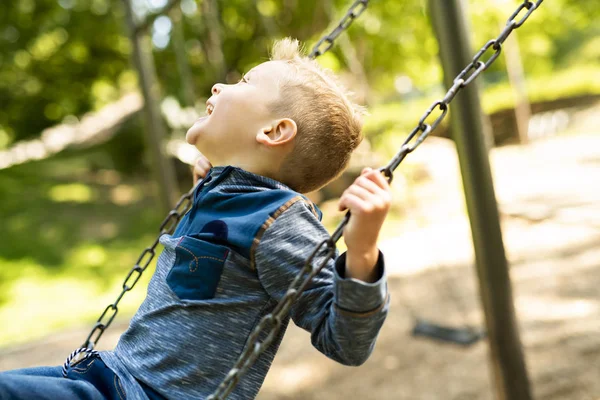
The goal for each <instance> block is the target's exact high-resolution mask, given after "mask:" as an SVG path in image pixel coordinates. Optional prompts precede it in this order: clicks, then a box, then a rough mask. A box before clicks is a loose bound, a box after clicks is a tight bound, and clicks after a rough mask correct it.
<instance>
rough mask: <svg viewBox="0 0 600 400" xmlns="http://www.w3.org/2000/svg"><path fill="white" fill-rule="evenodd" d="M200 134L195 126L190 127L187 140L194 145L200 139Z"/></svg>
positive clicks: (186, 135) (186, 136)
mask: <svg viewBox="0 0 600 400" xmlns="http://www.w3.org/2000/svg"><path fill="white" fill-rule="evenodd" d="M198 134H199V132H198V131H196V130H194V129H193V127H192V128H190V129H189V130H188V131H187V133H186V134H185V141H186V142H188V143H189V144H191V145H192V146H195V145H196V142H197V141H198Z"/></svg>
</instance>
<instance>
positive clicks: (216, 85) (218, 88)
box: [211, 83, 223, 94]
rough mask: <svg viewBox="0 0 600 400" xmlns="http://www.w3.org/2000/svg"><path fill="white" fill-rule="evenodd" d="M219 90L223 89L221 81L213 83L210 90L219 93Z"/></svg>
mask: <svg viewBox="0 0 600 400" xmlns="http://www.w3.org/2000/svg"><path fill="white" fill-rule="evenodd" d="M221 90H223V85H222V84H221V83H217V84H215V85H213V87H212V89H211V92H212V94H219V93H221Z"/></svg>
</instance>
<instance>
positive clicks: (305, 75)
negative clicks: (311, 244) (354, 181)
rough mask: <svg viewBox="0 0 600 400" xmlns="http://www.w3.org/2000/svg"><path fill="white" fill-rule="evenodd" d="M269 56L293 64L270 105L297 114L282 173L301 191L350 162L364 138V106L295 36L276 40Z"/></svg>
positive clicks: (325, 180) (280, 112)
mask: <svg viewBox="0 0 600 400" xmlns="http://www.w3.org/2000/svg"><path fill="white" fill-rule="evenodd" d="M271 60H273V61H284V62H286V63H287V64H289V65H290V66H292V67H293V70H292V71H291V73H290V74H288V75H287V76H286V78H284V79H283V80H282V81H281V82H279V85H280V96H279V99H278V101H277V102H275V103H274V104H272V105H271V111H272V112H273V113H274V115H276V117H278V118H291V119H293V120H294V121H295V122H296V125H297V128H298V131H297V134H296V138H295V140H294V148H293V149H292V151H291V152H290V154H288V155H287V156H286V158H285V159H284V161H283V165H282V167H281V171H280V173H281V176H280V179H281V180H282V182H283V183H285V184H286V185H287V186H289V187H290V188H292V189H293V190H295V191H297V192H300V193H307V192H310V191H313V190H317V189H319V188H321V187H322V186H324V185H325V184H327V183H328V182H330V181H331V180H333V179H335V178H336V177H338V176H339V175H340V174H341V173H342V172H343V171H344V169H346V167H347V166H348V162H349V161H350V155H351V153H352V151H354V149H356V147H357V146H358V145H359V144H360V142H361V141H362V139H363V138H362V134H361V129H362V115H363V114H364V112H363V109H362V108H361V107H359V106H358V105H356V104H354V103H352V102H351V101H350V100H349V99H348V96H349V93H348V92H347V91H346V90H345V89H344V88H343V87H342V86H341V85H340V84H339V83H338V82H337V80H336V79H335V77H334V76H333V74H331V73H330V72H329V71H326V70H324V69H323V68H321V67H320V66H319V65H318V64H317V63H316V61H314V60H311V59H309V58H308V57H306V56H304V55H302V54H301V49H300V47H299V44H298V41H297V40H292V39H290V38H285V39H283V40H280V41H277V42H275V44H274V46H273V53H272V56H271Z"/></svg>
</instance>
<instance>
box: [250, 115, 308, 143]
mask: <svg viewBox="0 0 600 400" xmlns="http://www.w3.org/2000/svg"><path fill="white" fill-rule="evenodd" d="M297 131H298V127H297V126H296V122H295V121H294V120H293V119H290V118H282V119H278V120H276V121H274V122H273V125H272V126H269V127H266V128H263V129H262V130H261V132H259V133H258V135H256V141H257V142H258V143H261V144H264V145H267V146H277V145H282V144H286V143H289V142H290V141H292V140H293V139H294V137H295V136H296V132H297Z"/></svg>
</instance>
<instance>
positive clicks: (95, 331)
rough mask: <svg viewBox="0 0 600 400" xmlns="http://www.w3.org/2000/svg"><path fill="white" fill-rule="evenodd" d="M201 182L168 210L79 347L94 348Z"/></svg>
mask: <svg viewBox="0 0 600 400" xmlns="http://www.w3.org/2000/svg"><path fill="white" fill-rule="evenodd" d="M202 183H204V180H203V181H201V182H200V183H198V185H196V186H194V187H193V188H192V189H191V190H190V191H189V192H187V193H186V194H184V195H183V196H181V198H180V199H179V201H178V202H177V205H176V206H175V207H174V208H173V210H171V212H169V214H168V215H167V217H166V218H165V219H164V221H163V222H162V223H161V224H160V228H159V231H160V233H159V234H158V236H157V237H156V239H155V240H154V242H153V243H152V245H151V246H150V247H146V248H145V249H144V251H142V253H141V254H140V256H139V257H138V259H137V261H136V262H135V265H134V266H133V268H131V270H129V273H128V274H127V277H126V278H125V280H124V281H123V289H122V290H121V293H120V294H119V296H118V297H117V299H116V300H115V301H114V303H112V304H109V305H108V306H107V307H106V308H105V309H104V311H103V312H102V314H101V315H100V317H99V318H98V320H97V321H96V323H95V324H94V327H93V328H92V331H91V332H90V334H89V335H88V337H87V339H85V342H84V343H83V345H82V346H81V348H86V349H89V350H90V351H91V350H93V349H94V347H95V346H96V343H98V340H100V337H102V334H103V333H104V331H105V330H106V329H107V328H108V327H109V326H110V324H111V323H112V322H113V320H114V319H115V317H116V316H117V313H118V312H119V307H118V305H119V302H120V301H121V299H122V298H123V296H124V295H125V293H127V292H129V291H130V290H131V289H133V288H134V286H135V285H136V284H137V283H138V281H139V280H140V278H141V277H142V274H143V273H144V271H145V270H146V268H148V265H150V263H151V262H152V260H153V259H154V256H155V255H156V246H158V243H159V240H160V237H161V236H162V235H164V234H171V233H173V231H174V230H175V227H176V226H177V224H178V223H179V221H180V220H181V218H182V217H183V216H184V215H185V213H186V212H187V211H188V209H189V208H190V207H191V205H192V198H193V196H194V191H195V190H196V188H197V187H198V186H199V185H201V184H202Z"/></svg>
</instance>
